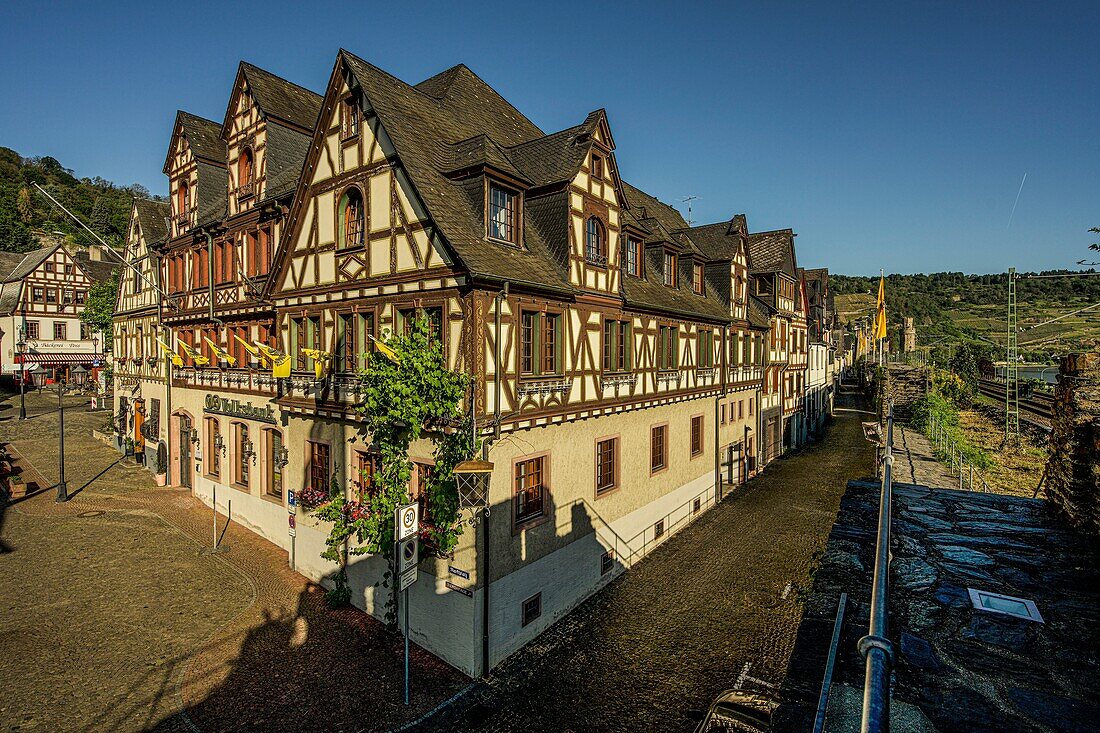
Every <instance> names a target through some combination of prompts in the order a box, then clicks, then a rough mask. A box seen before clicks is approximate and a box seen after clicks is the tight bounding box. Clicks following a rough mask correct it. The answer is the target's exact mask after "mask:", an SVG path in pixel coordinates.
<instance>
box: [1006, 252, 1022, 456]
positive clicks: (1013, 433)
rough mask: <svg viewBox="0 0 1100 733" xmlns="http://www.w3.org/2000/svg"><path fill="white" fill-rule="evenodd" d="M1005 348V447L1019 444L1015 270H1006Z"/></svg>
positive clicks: (1013, 268)
mask: <svg viewBox="0 0 1100 733" xmlns="http://www.w3.org/2000/svg"><path fill="white" fill-rule="evenodd" d="M1007 344H1008V345H1007V346H1006V348H1005V440H1004V442H1005V445H1006V446H1007V445H1009V444H1010V443H1015V444H1016V445H1019V444H1020V385H1019V379H1018V376H1019V374H1018V372H1017V360H1018V350H1017V347H1016V268H1015V267H1010V268H1008V342H1007Z"/></svg>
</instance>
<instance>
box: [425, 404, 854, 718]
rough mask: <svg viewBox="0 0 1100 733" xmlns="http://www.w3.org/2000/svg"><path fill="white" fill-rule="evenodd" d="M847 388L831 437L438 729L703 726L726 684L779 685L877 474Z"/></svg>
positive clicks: (635, 573)
mask: <svg viewBox="0 0 1100 733" xmlns="http://www.w3.org/2000/svg"><path fill="white" fill-rule="evenodd" d="M849 399H850V398H849V397H848V396H842V397H841V398H840V399H839V400H838V410H837V414H836V417H835V418H834V420H833V422H832V423H831V425H830V426H829V428H828V431H827V433H826V436H825V438H824V440H823V441H822V442H821V443H820V444H818V445H815V446H811V447H809V448H807V449H805V450H804V451H802V452H800V453H798V454H795V455H792V456H790V457H788V458H784V459H780V460H778V461H777V462H775V463H773V464H772V465H771V466H769V467H768V469H767V470H766V471H765V473H764V474H763V475H762V476H760V477H757V478H756V479H754V480H753V481H751V482H750V483H749V485H748V486H746V487H745V488H744V489H741V490H739V491H738V492H736V493H735V494H734V495H732V496H730V497H728V498H727V499H726V500H725V501H723V502H722V503H721V504H720V505H719V506H718V507H717V508H715V509H714V510H712V511H710V512H708V513H707V514H706V515H705V516H703V517H701V518H700V519H699V520H697V521H695V522H694V523H693V524H691V525H690V526H689V527H687V528H686V529H685V530H684V531H683V532H681V533H680V534H679V535H677V536H676V537H674V538H673V539H672V540H671V541H669V542H668V543H667V544H666V545H665V546H663V547H661V548H660V549H658V550H657V551H655V552H654V553H653V554H652V555H651V556H649V557H648V558H647V559H646V560H644V561H643V562H641V563H640V564H638V565H637V566H636V567H635V568H634V569H633V570H631V571H630V572H629V573H627V574H626V575H624V576H623V577H621V578H620V579H618V580H617V581H615V582H614V583H613V584H612V585H610V586H609V587H608V588H607V589H605V590H604V591H602V592H601V593H599V594H598V595H596V596H595V597H593V598H591V599H589V601H588V602H586V603H585V604H583V605H582V606H581V607H580V608H579V609H577V610H576V611H575V612H574V613H572V614H571V615H570V616H568V617H567V618H566V619H564V620H563V621H562V622H560V623H559V624H558V625H557V626H555V627H554V628H553V629H551V630H550V631H549V632H548V633H546V634H545V635H543V636H542V637H540V638H539V639H538V640H537V641H536V642H534V643H533V644H531V645H529V646H528V647H527V648H525V649H524V650H523V651H521V652H520V653H519V654H517V655H516V656H515V657H513V658H512V659H511V660H508V661H507V662H506V663H505V664H504V665H502V666H501V667H499V668H498V669H497V670H496V672H495V674H494V677H493V679H492V680H491V682H490V683H489V685H488V686H487V687H482V688H479V689H478V690H477V691H476V692H474V693H472V694H470V695H467V696H466V697H465V698H464V699H463V701H462V702H461V703H459V704H457V705H455V706H453V707H452V708H451V709H449V710H448V711H447V713H446V714H443V715H439V716H437V717H436V718H435V719H433V720H432V721H431V728H430V729H431V730H433V731H439V732H440V733H442V732H443V731H453V730H469V731H493V732H505V731H507V732H513V731H515V732H518V731H525V732H529V731H544V732H545V733H564V732H567V731H572V732H574V733H580V732H581V731H585V732H588V731H593V732H599V731H643V730H644V731H647V733H649V732H653V733H660V732H663V731H668V732H669V733H672V732H673V731H677V732H679V731H687V730H691V727H692V725H693V723H692V722H691V721H690V720H689V719H688V718H687V717H686V715H685V714H686V713H687V712H688V711H689V710H692V709H696V710H705V709H706V708H707V706H708V705H709V703H710V702H711V700H712V699H713V698H714V696H716V695H717V694H718V693H720V692H721V691H723V690H727V689H730V688H733V687H737V686H738V682H739V681H740V686H741V687H744V688H747V689H753V688H755V689H758V690H767V689H768V688H770V687H773V686H774V687H778V685H779V683H780V682H781V680H782V679H783V676H784V674H785V672H786V668H787V663H788V660H789V658H790V654H791V651H792V649H793V646H794V640H795V634H796V632H797V630H798V623H799V620H800V618H801V606H800V603H799V600H800V598H801V597H802V596H803V594H805V593H806V592H808V590H809V587H810V583H811V576H810V573H811V568H812V567H813V565H814V563H815V561H816V558H817V557H818V555H819V553H820V552H821V551H822V550H823V549H824V547H825V542H826V539H827V537H828V533H829V529H830V527H831V526H832V523H833V520H834V518H835V516H836V511H837V508H838V507H839V504H840V497H841V496H842V495H843V493H844V489H845V486H846V484H847V481H848V479H851V478H859V477H867V476H872V475H873V474H874V450H873V448H872V447H871V445H870V444H869V443H867V442H866V441H865V440H864V438H863V435H862V431H861V427H860V422H861V421H862V420H868V419H873V416H872V415H870V414H868V413H864V412H861V411H858V410H856V409H851V408H852V405H851V404H849Z"/></svg>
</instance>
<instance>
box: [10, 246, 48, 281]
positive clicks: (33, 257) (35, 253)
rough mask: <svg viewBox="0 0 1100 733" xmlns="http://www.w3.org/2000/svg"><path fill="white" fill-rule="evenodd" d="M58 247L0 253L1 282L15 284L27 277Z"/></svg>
mask: <svg viewBox="0 0 1100 733" xmlns="http://www.w3.org/2000/svg"><path fill="white" fill-rule="evenodd" d="M60 246H61V245H60V244H51V245H50V246H48V247H40V248H38V249H35V250H31V251H30V252H26V253H18V252H3V253H0V254H3V255H4V261H3V264H4V272H3V273H2V274H0V277H2V278H3V280H2V282H16V281H20V280H22V279H23V278H25V277H26V276H27V275H30V274H31V273H32V272H34V270H35V268H36V267H38V266H39V265H41V264H42V261H43V260H44V259H46V258H47V257H49V256H50V255H51V254H53V253H54V250H56V249H57V248H58V247H60ZM16 258H18V259H16Z"/></svg>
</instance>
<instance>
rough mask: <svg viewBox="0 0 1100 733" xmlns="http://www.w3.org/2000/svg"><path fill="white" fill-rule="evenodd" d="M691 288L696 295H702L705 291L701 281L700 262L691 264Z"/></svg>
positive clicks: (701, 269)
mask: <svg viewBox="0 0 1100 733" xmlns="http://www.w3.org/2000/svg"><path fill="white" fill-rule="evenodd" d="M691 289H692V290H694V291H695V294H696V295H704V294H705V293H706V286H705V285H704V282H703V266H702V265H700V264H695V265H692V268H691Z"/></svg>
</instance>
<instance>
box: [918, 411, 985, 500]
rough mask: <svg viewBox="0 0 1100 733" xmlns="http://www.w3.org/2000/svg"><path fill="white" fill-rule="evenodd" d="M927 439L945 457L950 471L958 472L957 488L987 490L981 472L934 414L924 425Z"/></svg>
mask: <svg viewBox="0 0 1100 733" xmlns="http://www.w3.org/2000/svg"><path fill="white" fill-rule="evenodd" d="M924 428H925V432H926V433H927V435H928V439H929V440H930V441H932V447H933V448H935V449H936V450H937V451H939V452H940V453H941V454H942V455H943V456H944V457H945V458H944V463H945V464H946V465H947V467H948V469H949V470H950V471H951V473H954V472H956V471H958V473H959V490H960V491H962V490H966V489H969V490H970V491H983V492H986V493H988V492H989V490H990V489H989V484H988V483H986V480H985V477H983V476H982V475H981V472H980V471H978V472H976V471H975V469H974V463H973V462H972V461H971V460H970V459H969V458H967V457H966V455H965V454H964V453H963V452H962V449H961V448H960V447H959V444H958V441H956V440H955V438H954V437H953V436H952V435H951V431H950V430H948V429H947V426H946V425H945V424H944V423H943V422H942V421H941V420H937V419H936V417H935V415H932V416H929V418H928V422H927V423H926V424H925V426H924Z"/></svg>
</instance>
